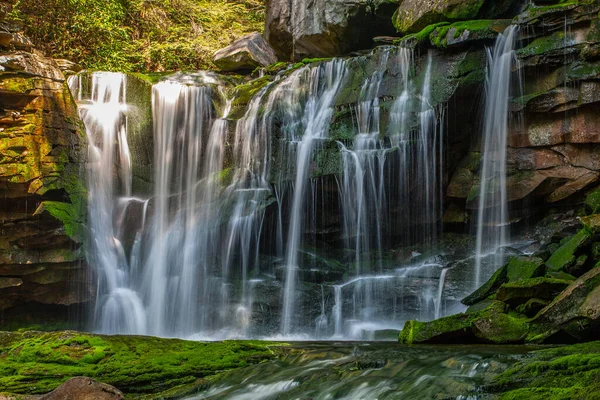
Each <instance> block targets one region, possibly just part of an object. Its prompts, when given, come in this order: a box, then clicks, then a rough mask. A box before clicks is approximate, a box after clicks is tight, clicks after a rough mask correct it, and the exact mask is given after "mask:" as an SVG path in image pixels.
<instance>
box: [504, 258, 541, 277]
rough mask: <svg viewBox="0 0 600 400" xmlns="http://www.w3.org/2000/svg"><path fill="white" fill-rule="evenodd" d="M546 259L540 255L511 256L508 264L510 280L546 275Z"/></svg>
mask: <svg viewBox="0 0 600 400" xmlns="http://www.w3.org/2000/svg"><path fill="white" fill-rule="evenodd" d="M544 269H545V267H544V261H543V260H542V259H541V258H538V257H525V256H520V257H511V258H510V260H509V261H508V266H507V277H508V281H509V282H517V281H522V280H525V279H531V278H537V277H540V276H542V275H544Z"/></svg>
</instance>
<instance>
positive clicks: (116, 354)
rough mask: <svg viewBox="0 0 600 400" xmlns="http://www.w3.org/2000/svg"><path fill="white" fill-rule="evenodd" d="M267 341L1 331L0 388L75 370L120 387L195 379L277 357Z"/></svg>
mask: <svg viewBox="0 0 600 400" xmlns="http://www.w3.org/2000/svg"><path fill="white" fill-rule="evenodd" d="M269 345H270V343H267V342H262V343H259V342H249V341H245V342H241V341H240V342H237V341H228V342H211V343H200V342H190V341H184V340H178V339H160V338H154V337H142V336H100V335H91V334H83V333H78V332H69V331H63V332H53V333H41V332H25V333H8V332H0V359H2V362H0V392H9V393H21V394H39V393H46V392H49V391H51V390H53V389H55V388H56V387H58V386H59V385H60V384H62V383H63V382H65V381H66V380H68V379H69V378H72V377H74V376H88V377H91V378H94V379H97V380H100V381H102V382H106V383H108V384H111V385H113V386H115V387H117V388H118V389H120V390H121V391H123V392H124V393H126V394H128V395H131V394H142V393H148V394H151V395H154V396H156V397H160V396H159V394H158V393H159V392H164V391H167V390H171V389H173V388H174V387H178V386H181V385H194V384H195V382H197V380H198V379H200V378H206V377H209V376H211V375H214V374H216V373H218V372H220V371H224V370H228V369H232V368H240V367H244V366H247V365H250V364H254V363H258V362H262V361H265V360H270V359H272V358H274V357H275V355H274V353H273V352H272V351H271V350H270V349H269V347H268V346H269Z"/></svg>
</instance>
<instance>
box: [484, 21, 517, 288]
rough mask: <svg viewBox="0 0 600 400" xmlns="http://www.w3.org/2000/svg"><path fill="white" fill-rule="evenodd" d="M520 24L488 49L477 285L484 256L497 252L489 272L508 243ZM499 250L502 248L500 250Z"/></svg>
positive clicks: (510, 29) (499, 260)
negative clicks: (509, 141)
mask: <svg viewBox="0 0 600 400" xmlns="http://www.w3.org/2000/svg"><path fill="white" fill-rule="evenodd" d="M517 33H518V27H517V26H510V27H508V28H507V29H506V31H505V32H504V33H503V34H501V35H499V36H498V39H497V40H496V45H495V46H494V49H493V50H491V51H490V50H489V49H488V70H487V76H486V87H485V90H486V101H485V117H484V118H485V119H484V126H483V145H482V163H481V167H480V170H481V183H480V188H479V208H478V215H477V239H476V254H475V282H474V283H475V287H476V288H478V287H479V286H480V285H481V284H482V281H483V279H484V276H483V271H482V258H483V257H484V256H485V255H486V254H489V253H494V254H493V255H492V256H491V257H492V262H491V266H490V268H489V271H488V272H492V273H493V271H495V270H497V269H498V268H500V267H501V266H502V264H503V263H504V256H503V254H502V251H501V250H500V249H501V248H502V247H504V246H506V245H507V244H508V240H509V238H508V235H509V232H508V198H507V194H506V147H507V135H508V127H509V126H508V121H509V110H508V101H509V98H510V89H511V76H512V69H513V66H514V63H515V62H516V56H515V50H514V46H515V40H516V36H517ZM499 250H500V251H499Z"/></svg>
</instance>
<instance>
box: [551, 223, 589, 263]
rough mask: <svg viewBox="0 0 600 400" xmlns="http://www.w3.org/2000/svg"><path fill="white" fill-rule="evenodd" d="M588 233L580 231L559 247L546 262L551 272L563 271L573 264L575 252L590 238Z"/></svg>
mask: <svg viewBox="0 0 600 400" xmlns="http://www.w3.org/2000/svg"><path fill="white" fill-rule="evenodd" d="M590 236H591V235H590V232H588V231H587V230H586V229H582V230H580V231H579V232H577V233H576V234H575V235H573V236H571V238H569V240H568V241H567V242H566V243H565V244H563V245H562V246H560V247H559V248H558V249H557V250H556V251H555V252H554V253H553V254H552V255H551V256H550V258H549V259H548V261H546V266H547V267H548V269H550V270H551V271H563V270H564V269H565V268H567V267H568V266H570V265H572V264H573V263H574V262H575V259H576V257H575V252H576V251H577V250H578V249H579V248H580V247H581V246H582V245H583V244H584V243H585V242H586V241H587V240H588V239H589V238H590Z"/></svg>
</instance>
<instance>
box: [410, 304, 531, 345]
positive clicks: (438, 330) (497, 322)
mask: <svg viewBox="0 0 600 400" xmlns="http://www.w3.org/2000/svg"><path fill="white" fill-rule="evenodd" d="M505 311H506V305H505V304H504V303H502V302H499V301H494V302H493V303H492V304H491V305H490V306H489V307H487V308H486V309H484V310H482V311H476V312H470V313H465V314H456V315H451V316H449V317H445V318H441V319H438V320H435V321H431V322H419V321H408V322H407V323H406V324H405V325H404V328H403V329H402V332H400V335H399V336H398V340H399V341H400V343H404V344H418V343H521V342H523V341H524V339H525V337H526V336H527V329H528V325H527V320H526V319H524V318H518V317H513V316H510V315H508V314H506V313H505Z"/></svg>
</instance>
